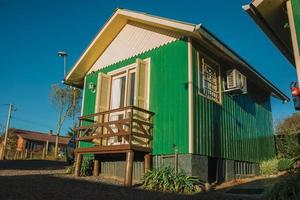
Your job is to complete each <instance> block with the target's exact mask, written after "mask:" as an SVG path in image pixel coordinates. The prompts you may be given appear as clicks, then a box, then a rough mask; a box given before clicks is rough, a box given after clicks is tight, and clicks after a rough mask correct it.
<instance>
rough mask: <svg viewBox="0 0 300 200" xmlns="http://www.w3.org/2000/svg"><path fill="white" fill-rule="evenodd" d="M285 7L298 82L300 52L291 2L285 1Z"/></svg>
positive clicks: (299, 78) (299, 76) (299, 80)
mask: <svg viewBox="0 0 300 200" xmlns="http://www.w3.org/2000/svg"><path fill="white" fill-rule="evenodd" d="M286 9H287V14H288V18H289V25H290V31H291V38H292V44H293V51H294V59H295V67H296V71H297V76H298V83H300V52H299V46H298V40H297V33H296V26H295V21H294V15H293V8H292V2H291V1H290V0H288V1H287V2H286ZM299 34H300V33H299Z"/></svg>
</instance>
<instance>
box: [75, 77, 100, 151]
mask: <svg viewBox="0 0 300 200" xmlns="http://www.w3.org/2000/svg"><path fill="white" fill-rule="evenodd" d="M97 80H98V74H90V75H89V76H87V77H86V79H85V83H84V87H85V88H84V101H83V105H82V106H83V113H82V115H89V114H93V113H94V112H95V101H96V93H93V92H92V91H91V90H90V89H89V83H94V84H96V85H97ZM82 125H88V123H87V122H83V124H82ZM79 146H80V147H89V146H92V143H90V142H79Z"/></svg>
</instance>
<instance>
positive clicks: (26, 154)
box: [24, 149, 28, 159]
mask: <svg viewBox="0 0 300 200" xmlns="http://www.w3.org/2000/svg"><path fill="white" fill-rule="evenodd" d="M27 156H28V149H25V156H24V157H25V159H27Z"/></svg>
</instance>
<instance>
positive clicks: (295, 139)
mask: <svg viewBox="0 0 300 200" xmlns="http://www.w3.org/2000/svg"><path fill="white" fill-rule="evenodd" d="M275 132H276V146H277V155H278V156H279V157H283V158H293V159H295V158H297V159H299V156H300V144H299V143H300V114H299V113H294V114H292V115H291V116H289V117H287V118H285V119H283V120H281V121H279V122H278V124H277V125H276V130H275Z"/></svg>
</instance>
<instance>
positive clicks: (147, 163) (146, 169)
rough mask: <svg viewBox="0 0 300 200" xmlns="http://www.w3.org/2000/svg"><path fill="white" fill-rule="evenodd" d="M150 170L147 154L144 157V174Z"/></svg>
mask: <svg viewBox="0 0 300 200" xmlns="http://www.w3.org/2000/svg"><path fill="white" fill-rule="evenodd" d="M150 169H151V154H150V153H147V154H145V156H144V172H145V173H146V172H147V171H148V170H150Z"/></svg>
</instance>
